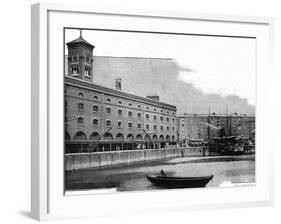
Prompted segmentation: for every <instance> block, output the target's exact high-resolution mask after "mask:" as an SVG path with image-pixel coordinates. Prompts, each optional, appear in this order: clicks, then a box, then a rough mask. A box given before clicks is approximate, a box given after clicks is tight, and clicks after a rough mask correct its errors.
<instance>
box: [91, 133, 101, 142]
mask: <svg viewBox="0 0 281 224" xmlns="http://www.w3.org/2000/svg"><path fill="white" fill-rule="evenodd" d="M90 140H94V141H98V140H100V135H99V133H97V132H93V133H92V134H91V135H90Z"/></svg>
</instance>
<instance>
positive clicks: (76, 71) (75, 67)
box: [70, 65, 79, 76]
mask: <svg viewBox="0 0 281 224" xmlns="http://www.w3.org/2000/svg"><path fill="white" fill-rule="evenodd" d="M70 72H71V75H73V76H75V75H79V66H78V65H72V66H71V67H70Z"/></svg>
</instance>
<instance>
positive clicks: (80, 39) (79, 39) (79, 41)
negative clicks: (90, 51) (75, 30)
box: [67, 30, 95, 47]
mask: <svg viewBox="0 0 281 224" xmlns="http://www.w3.org/2000/svg"><path fill="white" fill-rule="evenodd" d="M76 43H84V44H87V45H89V46H91V47H95V46H94V45H92V44H90V43H89V42H88V41H86V40H85V39H84V38H83V37H82V30H80V36H79V37H78V38H77V39H75V40H72V41H70V42H68V43H67V45H71V44H76Z"/></svg>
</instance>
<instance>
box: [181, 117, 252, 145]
mask: <svg viewBox="0 0 281 224" xmlns="http://www.w3.org/2000/svg"><path fill="white" fill-rule="evenodd" d="M254 133H255V115H246V114H245V115H240V114H236V113H235V114H232V115H226V114H215V113H213V114H210V115H209V114H184V115H179V116H178V135H179V140H180V141H183V140H186V139H201V140H204V139H208V138H214V137H223V136H246V137H248V138H254Z"/></svg>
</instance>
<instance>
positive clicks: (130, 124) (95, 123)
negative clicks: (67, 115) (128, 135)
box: [77, 117, 175, 131]
mask: <svg viewBox="0 0 281 224" xmlns="http://www.w3.org/2000/svg"><path fill="white" fill-rule="evenodd" d="M77 123H78V124H84V119H83V118H82V117H78V118H77ZM93 125H95V126H98V125H99V120H98V119H96V118H94V119H93ZM105 125H106V126H107V127H111V126H112V122H111V121H110V120H106V121H105ZM117 127H118V128H122V127H123V125H122V121H118V122H117ZM132 127H133V123H132V122H128V128H132ZM137 128H138V129H141V128H142V125H141V123H137ZM145 128H146V130H149V129H150V125H149V124H146V125H145ZM153 129H154V130H157V125H154V126H153ZM160 130H161V131H163V130H164V126H163V125H161V126H160ZM166 130H167V131H169V130H170V127H169V126H167V127H166ZM172 130H173V131H174V130H175V127H172Z"/></svg>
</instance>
